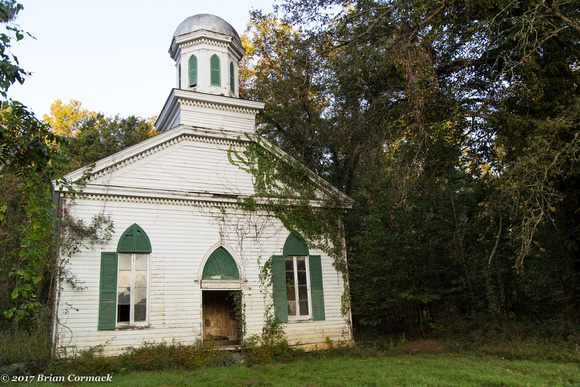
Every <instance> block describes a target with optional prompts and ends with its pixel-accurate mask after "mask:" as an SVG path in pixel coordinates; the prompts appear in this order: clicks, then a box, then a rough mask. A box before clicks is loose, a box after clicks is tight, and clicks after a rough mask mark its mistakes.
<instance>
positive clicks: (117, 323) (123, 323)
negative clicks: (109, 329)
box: [115, 252, 151, 328]
mask: <svg viewBox="0 0 580 387" xmlns="http://www.w3.org/2000/svg"><path fill="white" fill-rule="evenodd" d="M122 255H129V256H130V259H131V263H130V271H131V275H130V289H131V291H130V293H129V321H119V318H120V316H119V306H120V303H119V289H120V286H119V282H120V278H121V276H120V272H121V258H122V257H121V256H122ZM138 255H140V256H144V257H145V261H146V269H145V270H146V273H145V278H146V281H147V282H146V286H145V289H146V290H145V299H146V302H145V320H142V321H135V314H136V313H135V305H136V304H138V303H136V302H135V293H136V288H137V286H135V272H136V271H137V270H136V266H137V265H136V260H137V256H138ZM117 259H118V263H117V294H116V297H117V299H116V303H117V307H116V314H115V326H116V328H130V327H138V326H147V325H149V309H150V308H149V304H150V303H149V301H150V300H149V294H150V289H151V286H150V282H151V281H150V273H151V270H149V266H150V254H149V253H129V252H127V253H118V256H117ZM123 305H126V304H123Z"/></svg>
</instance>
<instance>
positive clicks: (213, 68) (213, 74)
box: [209, 54, 222, 86]
mask: <svg viewBox="0 0 580 387" xmlns="http://www.w3.org/2000/svg"><path fill="white" fill-rule="evenodd" d="M220 66H221V65H220V58H219V57H218V56H217V55H216V54H213V55H212V56H211V58H210V59H209V67H210V84H211V85H212V86H221V85H222V81H221V70H220Z"/></svg>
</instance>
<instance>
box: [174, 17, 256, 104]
mask: <svg viewBox="0 0 580 387" xmlns="http://www.w3.org/2000/svg"><path fill="white" fill-rule="evenodd" d="M244 52H245V49H244V48H243V46H242V41H241V40H240V37H239V35H238V33H237V32H236V30H235V29H234V28H233V27H232V26H231V25H230V24H229V23H228V22H226V21H225V20H224V19H222V18H220V17H218V16H215V15H210V14H199V15H194V16H190V17H188V18H187V19H185V20H184V21H183V22H181V24H180V25H179V26H178V27H177V29H176V30H175V33H174V34H173V38H172V41H171V47H170V49H169V54H170V55H171V58H172V59H173V60H174V61H175V62H176V70H177V88H179V89H182V90H190V91H197V92H201V93H207V94H217V95H224V96H229V97H239V91H238V62H239V61H240V59H241V58H242V56H243V55H244Z"/></svg>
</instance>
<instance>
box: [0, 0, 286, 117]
mask: <svg viewBox="0 0 580 387" xmlns="http://www.w3.org/2000/svg"><path fill="white" fill-rule="evenodd" d="M274 1H275V0H204V1H200V0H163V1H159V0H156V1H153V0H98V1H89V0H19V3H21V4H22V5H23V6H24V9H23V10H22V11H20V13H19V16H18V19H17V20H16V24H18V25H19V26H20V28H22V29H23V30H24V31H27V32H28V33H30V34H31V35H33V36H34V37H35V38H36V40H34V39H32V38H29V37H26V38H25V39H24V40H23V41H21V42H20V43H17V44H16V43H15V44H13V47H12V50H11V52H12V53H13V54H15V55H16V56H17V57H18V60H19V61H20V66H21V67H22V68H24V69H25V70H27V71H30V72H32V75H31V76H29V77H28V78H27V79H26V81H25V82H24V84H23V85H18V84H17V85H14V86H12V87H10V89H9V90H8V97H9V98H12V99H14V100H17V101H20V102H21V103H23V104H24V105H25V106H28V107H29V108H31V109H32V111H33V112H34V113H35V114H36V116H37V117H38V118H39V119H42V115H43V114H48V113H49V112H50V105H51V104H52V102H54V101H55V100H57V99H60V100H62V101H63V103H68V101H69V100H70V99H76V100H79V101H81V103H82V106H83V107H84V108H85V109H88V110H92V111H97V112H101V113H103V114H104V115H105V116H107V117H109V116H115V115H117V114H118V115H120V116H121V117H128V116H130V115H135V116H139V117H142V118H148V117H152V116H156V115H158V114H159V113H160V112H161V109H162V108H163V104H164V103H165V100H166V99H167V97H168V95H169V92H170V91H171V89H172V88H173V87H175V86H176V85H175V66H174V62H173V60H172V59H171V58H170V57H169V54H168V50H169V45H170V44H171V38H172V36H173V33H174V32H175V29H176V28H177V26H178V25H179V23H181V22H182V21H183V20H185V19H186V18H188V17H189V16H192V15H195V14H198V13H210V14H214V15H216V16H219V17H221V18H223V19H224V20H226V21H227V22H228V23H230V24H231V25H232V26H233V27H234V28H235V29H236V31H237V32H238V34H239V35H242V34H243V32H244V30H245V29H246V25H247V23H248V21H249V19H250V16H249V11H250V10H251V9H261V10H262V11H263V12H265V13H268V12H271V11H272V4H273V3H274Z"/></svg>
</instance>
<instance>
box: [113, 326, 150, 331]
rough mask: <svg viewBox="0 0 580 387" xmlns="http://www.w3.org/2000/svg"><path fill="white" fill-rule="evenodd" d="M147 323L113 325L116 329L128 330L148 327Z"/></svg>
mask: <svg viewBox="0 0 580 387" xmlns="http://www.w3.org/2000/svg"><path fill="white" fill-rule="evenodd" d="M149 328H150V326H149V325H119V326H117V327H115V330H116V331H129V330H138V329H149Z"/></svg>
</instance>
